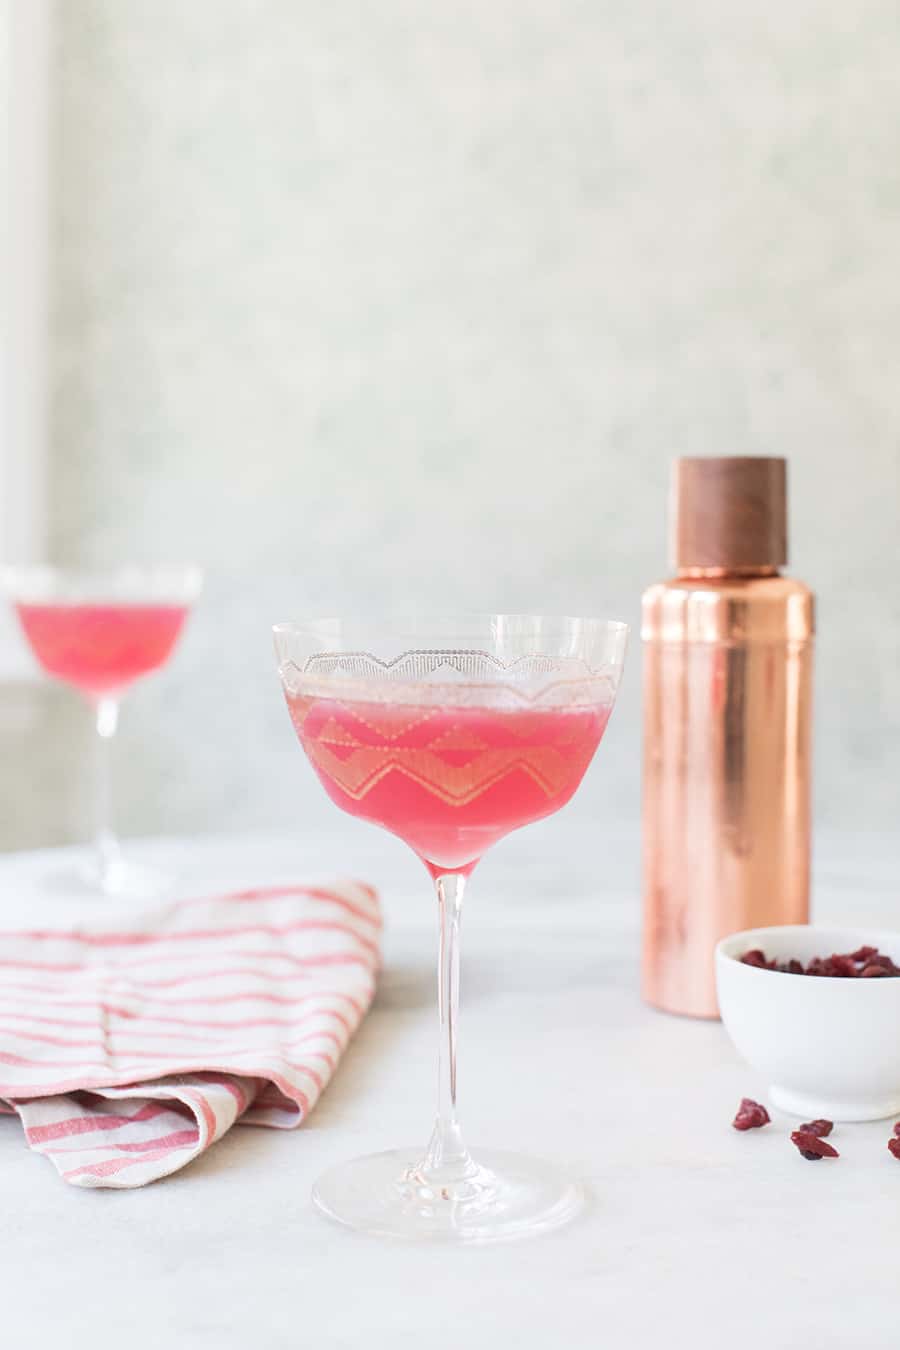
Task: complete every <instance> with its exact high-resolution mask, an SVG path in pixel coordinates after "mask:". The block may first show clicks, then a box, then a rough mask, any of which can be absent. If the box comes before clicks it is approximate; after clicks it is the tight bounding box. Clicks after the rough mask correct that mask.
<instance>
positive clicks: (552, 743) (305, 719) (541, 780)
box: [274, 615, 627, 1242]
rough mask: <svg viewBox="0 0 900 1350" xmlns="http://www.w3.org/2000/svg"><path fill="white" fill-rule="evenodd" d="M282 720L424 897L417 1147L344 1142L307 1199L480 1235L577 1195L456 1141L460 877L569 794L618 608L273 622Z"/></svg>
mask: <svg viewBox="0 0 900 1350" xmlns="http://www.w3.org/2000/svg"><path fill="white" fill-rule="evenodd" d="M274 633H275V649H276V655H277V659H278V669H279V674H280V676H281V680H282V684H283V687H284V693H285V697H286V699H287V705H288V710H289V712H290V715H291V720H292V722H293V724H294V728H295V730H296V732H297V736H298V737H299V740H300V744H301V745H302V746H303V749H304V750H305V752H306V754H307V757H308V758H309V761H310V763H311V764H312V766H313V768H314V769H315V771H316V774H317V775H318V777H319V780H320V782H321V783H322V786H323V787H324V788H325V791H326V792H327V793H328V795H329V797H331V799H332V801H333V802H335V803H336V804H337V805H338V806H340V807H341V808H342V809H343V810H344V811H347V812H349V814H350V815H353V816H359V817H361V818H362V819H365V820H370V821H373V822H374V823H375V824H377V825H381V826H382V827H383V828H384V829H387V830H390V831H391V833H393V834H396V835H398V836H399V837H400V838H401V839H403V840H404V841H405V842H406V843H407V844H409V846H410V847H411V848H412V849H413V850H414V851H415V853H416V854H418V856H419V857H420V858H421V860H422V862H423V863H424V864H425V866H426V867H427V868H428V871H429V872H430V873H431V876H432V878H433V879H434V882H435V887H436V890H437V898H438V912H439V933H440V940H439V957H438V1008H439V1014H440V1043H439V1044H440V1058H439V1075H438V1079H439V1092H438V1107H437V1117H436V1120H435V1125H434V1129H433V1132H432V1135H431V1140H430V1142H429V1144H428V1146H427V1148H425V1149H424V1150H423V1149H421V1148H419V1149H414V1148H413V1149H399V1150H391V1151H389V1152H387V1153H379V1154H373V1155H369V1156H367V1157H363V1158H357V1159H356V1160H355V1161H353V1162H350V1163H345V1164H342V1165H340V1166H338V1167H336V1168H334V1169H333V1170H332V1171H330V1172H328V1173H326V1175H325V1176H324V1177H322V1178H321V1179H320V1180H319V1182H318V1183H317V1185H316V1187H315V1189H314V1191H313V1198H314V1200H315V1202H316V1204H317V1205H318V1207H319V1208H320V1209H321V1210H322V1211H324V1212H325V1213H326V1214H328V1215H329V1216H331V1217H332V1218H334V1219H337V1220H340V1221H341V1222H343V1223H345V1224H348V1225H350V1226H352V1227H354V1228H359V1229H363V1230H365V1231H367V1232H371V1233H376V1234H379V1235H383V1236H389V1237H408V1238H427V1239H443V1240H449V1241H455V1242H489V1241H497V1240H500V1239H506V1238H513V1237H520V1236H526V1235H528V1234H532V1233H538V1232H543V1231H546V1230H547V1229H549V1228H554V1227H557V1226H558V1225H560V1224H562V1223H565V1222H567V1221H568V1220H569V1219H571V1218H573V1217H574V1215H575V1214H577V1212H578V1210H579V1209H580V1207H581V1204H582V1192H581V1188H580V1186H579V1185H578V1183H577V1182H576V1181H574V1180H572V1179H570V1178H569V1177H567V1176H565V1175H563V1174H561V1173H560V1172H559V1171H557V1169H556V1168H555V1167H553V1166H551V1165H550V1164H548V1163H544V1162H541V1161H539V1160H536V1159H532V1158H526V1157H520V1156H518V1155H516V1154H512V1153H506V1152H498V1151H495V1150H491V1151H484V1152H480V1151H476V1152H475V1154H474V1155H473V1154H472V1153H470V1152H469V1150H468V1148H467V1147H466V1144H465V1142H464V1139H463V1135H462V1130H461V1128H460V1124H459V1120H458V1117H457V1106H456V1033H457V1023H458V999H459V931H460V917H461V911H462V899H463V891H464V888H465V885H466V879H467V877H468V876H469V874H470V873H471V872H472V869H473V868H474V867H475V864H476V863H477V862H478V860H479V859H480V858H481V857H482V856H483V854H484V853H485V851H486V850H487V849H488V848H490V847H491V846H492V845H493V844H495V843H496V842H497V840H498V839H501V838H502V837H503V836H504V835H505V834H508V833H509V832H510V831H511V830H515V829H518V828H520V827H521V826H522V825H527V824H529V823H530V822H531V821H533V820H539V819H541V817H543V816H548V815H551V814H552V813H553V812H554V811H558V810H559V808H560V807H561V806H564V805H565V804H566V802H567V801H568V800H569V799H570V797H571V796H572V794H573V793H574V792H575V790H576V788H577V787H578V785H579V783H580V782H581V779H582V777H583V776H584V773H585V770H586V769H587V767H588V765H589V763H590V761H591V759H592V758H593V755H594V752H595V751H596V749H597V746H598V745H599V744H600V740H601V738H602V736H603V732H604V730H605V728H606V724H607V722H608V720H609V716H610V713H611V712H612V708H613V704H614V702H615V697H616V691H617V688H618V684H619V677H620V675H621V672H622V663H623V659H624V655H625V642H626V635H627V629H626V627H625V625H624V624H621V623H613V622H606V621H604V620H599V619H548V618H539V617H534V616H530V615H528V616H524V615H485V616H474V617H472V616H470V617H460V618H455V619H449V620H434V619H416V620H396V619H383V620H360V621H352V620H340V619H332V620H322V621H312V622H308V623H297V624H278V625H277V626H276V628H275V630H274Z"/></svg>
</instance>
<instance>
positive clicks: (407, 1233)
mask: <svg viewBox="0 0 900 1350" xmlns="http://www.w3.org/2000/svg"><path fill="white" fill-rule="evenodd" d="M477 1158H478V1162H477V1163H474V1164H472V1165H471V1167H470V1169H469V1170H468V1172H467V1174H466V1175H465V1176H464V1177H462V1178H459V1179H455V1180H452V1181H450V1180H448V1181H446V1182H444V1183H435V1182H434V1180H433V1174H432V1175H426V1174H425V1173H424V1171H423V1159H422V1150H421V1149H412V1148H410V1149H391V1150H389V1151H388V1152H387V1153H371V1154H369V1155H368V1156H366V1157H363V1158H355V1159H354V1160H353V1161H352V1162H347V1163H340V1164H339V1165H338V1166H337V1167H333V1168H331V1170H330V1171H328V1172H326V1173H325V1175H324V1176H322V1177H320V1178H319V1180H318V1181H317V1182H316V1184H315V1186H314V1187H313V1193H312V1197H313V1202H314V1203H315V1205H316V1206H317V1207H318V1209H319V1210H321V1212H322V1213H323V1214H325V1215H327V1216H328V1218H330V1219H335V1220H337V1222H338V1223H342V1224H346V1225H347V1227H349V1228H356V1229H358V1230H359V1231H361V1232H364V1233H371V1234H372V1235H373V1236H375V1237H385V1238H400V1239H406V1240H408V1241H416V1242H418V1241H426V1242H452V1243H487V1242H510V1241H513V1240H514V1239H517V1238H524V1237H536V1236H537V1235H538V1234H540V1233H548V1232H550V1231H551V1230H552V1229H554V1228H559V1227H561V1226H562V1225H563V1224H565V1223H569V1222H570V1221H571V1220H572V1219H574V1218H575V1217H576V1216H577V1215H578V1214H579V1213H580V1211H581V1210H582V1208H583V1207H584V1203H585V1195H584V1191H583V1190H582V1188H581V1186H579V1185H578V1184H577V1182H574V1181H572V1180H571V1179H570V1178H569V1177H567V1176H565V1175H563V1174H562V1173H560V1172H558V1171H557V1170H556V1168H555V1167H552V1166H551V1165H550V1164H549V1163H545V1162H542V1161H541V1160H540V1159H538V1158H528V1157H522V1156H521V1155H520V1154H517V1153H505V1152H498V1151H495V1150H486V1151H485V1152H483V1153H478V1154H477Z"/></svg>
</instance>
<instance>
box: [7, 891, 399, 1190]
mask: <svg viewBox="0 0 900 1350" xmlns="http://www.w3.org/2000/svg"><path fill="white" fill-rule="evenodd" d="M380 936H381V916H380V910H379V905H378V898H377V896H376V894H375V892H374V891H373V890H371V888H370V887H368V886H364V885H362V884H361V883H359V882H337V883H334V884H329V885H326V886H279V887H268V888H265V889H261V890H247V891H240V892H238V893H236V894H233V895H225V896H218V897H216V898H213V899H198V900H186V901H182V902H181V903H179V904H175V905H172V906H170V907H169V908H167V909H166V910H164V911H162V912H161V913H158V914H156V915H155V916H153V917H151V918H150V919H147V918H144V919H143V920H142V921H140V922H137V921H136V922H135V923H134V924H131V923H126V924H120V925H118V926H116V927H115V928H112V927H110V928H100V927H97V928H95V927H90V928H88V927H84V928H78V929H73V930H70V931H67V932H52V931H40V932H7V933H0V1099H2V1100H0V1109H2V1110H5V1111H8V1112H15V1113H16V1114H17V1115H18V1116H19V1118H20V1120H21V1122H22V1124H23V1126H24V1127H25V1138H26V1140H27V1142H28V1144H29V1146H30V1147H31V1148H32V1149H35V1150H36V1151H37V1152H39V1153H44V1154H46V1155H47V1157H48V1158H49V1159H50V1161H51V1162H52V1163H53V1165H54V1167H55V1168H56V1170H57V1171H58V1172H59V1174H60V1176H61V1177H62V1178H63V1180H64V1181H68V1182H70V1183H71V1184H72V1185H74V1186H89V1187H93V1186H115V1187H126V1186H143V1185H144V1184H145V1183H146V1182H148V1181H155V1180H156V1179H157V1178H159V1177H162V1176H166V1175H167V1174H168V1173H170V1172H175V1171H177V1170H178V1169H179V1168H180V1167H184V1166H185V1164H186V1163H188V1162H190V1161H191V1159H192V1158H196V1157H197V1155H198V1154H199V1153H202V1152H203V1151H204V1150H205V1149H207V1148H209V1146H210V1144H213V1143H215V1141H216V1140H217V1139H220V1138H221V1137H222V1135H223V1134H225V1133H226V1131H227V1130H229V1129H230V1128H231V1126H232V1125H234V1124H235V1122H236V1121H241V1122H242V1123H244V1124H248V1125H274V1126H276V1127H280V1128H282V1129H290V1128H293V1127H295V1126H297V1125H300V1124H302V1122H303V1121H304V1120H305V1119H306V1117H307V1116H308V1115H309V1113H310V1111H311V1110H312V1108H313V1106H314V1105H315V1103H316V1100H317V1099H318V1097H319V1094H320V1093H321V1092H322V1090H323V1088H324V1087H325V1085H326V1083H327V1082H328V1080H329V1079H330V1077H331V1075H332V1073H333V1072H334V1069H335V1066H336V1064H337V1061H338V1060H339V1059H340V1056H341V1053H342V1051H343V1050H344V1047H345V1046H346V1044H347V1042H348V1041H349V1040H350V1037H351V1036H352V1035H353V1033H354V1031H355V1030H356V1028H357V1027H358V1026H359V1023H360V1021H361V1020H362V1018H363V1017H364V1015H365V1013H366V1010H367V1009H368V1007H369V1004H370V1002H371V1000H372V995H373V993H374V989H375V977H376V974H377V970H378V965H379V960H380V945H379V944H380Z"/></svg>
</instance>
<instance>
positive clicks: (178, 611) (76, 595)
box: [0, 566, 201, 895]
mask: <svg viewBox="0 0 900 1350" xmlns="http://www.w3.org/2000/svg"><path fill="white" fill-rule="evenodd" d="M0 582H2V584H3V586H4V588H5V590H6V592H7V594H8V595H9V596H10V599H11V600H12V602H13V605H14V606H15V610H16V613H17V614H18V617H19V621H20V623H21V625H22V628H23V630H24V633H25V636H26V638H27V639H28V642H29V644H30V646H31V650H32V652H33V653H34V655H35V657H36V658H37V660H38V662H39V663H40V664H41V666H43V668H44V670H45V671H46V672H47V674H48V675H52V676H54V678H56V679H58V680H62V681H63V682H64V683H65V684H69V685H72V686H73V687H74V688H75V689H77V690H78V692H79V693H80V694H81V695H82V696H83V697H84V698H85V699H86V700H87V701H88V703H89V704H90V705H91V707H92V708H93V710H94V716H95V720H96V727H97V745H98V756H97V758H98V766H97V775H96V794H97V802H96V837H95V845H94V851H93V857H92V860H91V862H90V863H89V865H88V868H87V873H86V880H87V881H88V883H89V884H90V885H91V886H92V887H94V888H96V889H99V890H101V891H103V892H104V893H106V894H108V895H122V894H132V893H133V894H136V895H138V894H139V895H144V894H147V893H152V892H153V891H154V890H155V889H157V882H158V881H159V879H158V878H155V877H154V876H153V874H151V873H149V872H147V871H145V870H144V869H139V868H137V867H134V866H133V865H131V864H128V863H126V862H125V860H124V859H123V858H122V856H121V853H120V849H119V844H118V841H117V839H116V837H115V834H114V833H113V830H112V827H111V823H110V819H111V816H110V790H109V745H110V742H111V740H112V738H113V736H114V735H115V732H116V727H117V726H118V721H119V704H120V701H121V698H122V694H123V693H124V691H125V690H126V689H127V688H128V687H129V686H130V685H131V684H133V683H134V681H135V680H138V679H140V678H141V677H142V676H144V675H148V674H149V673H150V672H151V671H153V670H156V669H158V668H159V667H160V666H162V665H163V664H164V663H165V662H166V661H167V660H168V658H169V656H170V655H171V652H172V649H173V647H174V646H175V643H176V641H177V639H178V636H179V634H180V632H181V630H182V628H183V627H184V621H185V619H186V618H187V614H188V610H189V608H190V606H191V604H192V603H193V601H194V600H196V598H197V596H198V595H199V593H200V587H201V575H200V572H199V571H198V570H197V569H196V568H194V567H165V568H142V567H126V568H122V569H120V570H117V571H111V572H88V571H76V570H70V569H66V568H55V567H40V566H26V567H7V568H4V569H3V571H2V573H0Z"/></svg>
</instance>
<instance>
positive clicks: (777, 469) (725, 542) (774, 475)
mask: <svg viewBox="0 0 900 1350" xmlns="http://www.w3.org/2000/svg"><path fill="white" fill-rule="evenodd" d="M672 487H673V517H672V525H673V533H672V551H673V554H674V557H673V562H674V564H675V566H676V567H678V568H686V567H716V568H719V567H721V568H723V569H725V570H728V571H732V570H734V569H741V568H748V569H755V568H759V567H781V566H782V564H784V563H786V562H787V462H786V461H785V460H784V459H774V458H763V457H756V456H748V455H741V456H722V457H714V458H713V457H710V458H706V459H678V460H676V461H675V469H674V475H673V481H672Z"/></svg>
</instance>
